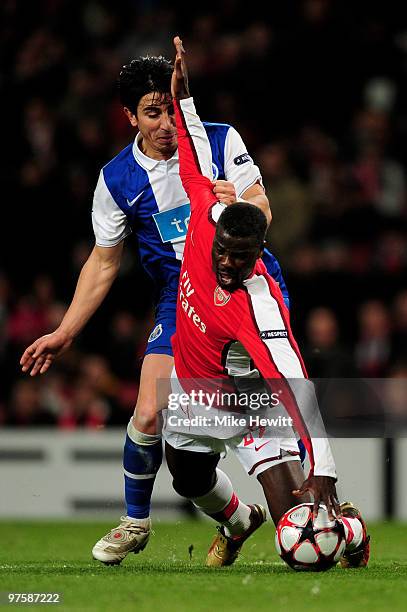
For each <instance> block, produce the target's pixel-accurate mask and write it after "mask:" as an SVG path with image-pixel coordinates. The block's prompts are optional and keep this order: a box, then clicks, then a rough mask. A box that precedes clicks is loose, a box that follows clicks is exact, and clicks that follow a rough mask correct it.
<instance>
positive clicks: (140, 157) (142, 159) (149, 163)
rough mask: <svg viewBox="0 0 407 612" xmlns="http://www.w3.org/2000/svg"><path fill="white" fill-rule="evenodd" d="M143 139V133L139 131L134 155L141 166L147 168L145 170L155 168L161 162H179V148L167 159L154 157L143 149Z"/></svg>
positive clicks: (134, 146) (135, 141)
mask: <svg viewBox="0 0 407 612" xmlns="http://www.w3.org/2000/svg"><path fill="white" fill-rule="evenodd" d="M140 140H141V133H140V132H138V134H137V136H136V137H135V139H134V143H133V155H134V159H135V160H136V162H137V163H138V164H140V166H142V167H143V168H145V170H154V168H156V166H158V165H159V164H169V165H170V166H172V165H174V164H177V163H178V161H179V160H178V149H177V150H176V151H175V153H174V155H173V156H172V157H170V159H168V160H167V161H166V160H164V159H153V158H152V157H148V156H147V155H145V154H144V153H143V151H142V150H141V149H140V147H139V143H140Z"/></svg>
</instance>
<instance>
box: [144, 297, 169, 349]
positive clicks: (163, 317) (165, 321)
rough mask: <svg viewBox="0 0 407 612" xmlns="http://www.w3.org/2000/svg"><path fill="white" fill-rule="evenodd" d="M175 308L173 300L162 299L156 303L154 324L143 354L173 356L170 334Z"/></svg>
mask: <svg viewBox="0 0 407 612" xmlns="http://www.w3.org/2000/svg"><path fill="white" fill-rule="evenodd" d="M176 308H177V303H176V302H175V301H174V300H171V301H169V300H168V301H167V300H162V301H161V302H159V303H158V306H157V308H156V314H155V326H154V329H153V330H152V332H151V334H150V335H149V337H148V340H147V347H146V350H145V355H170V356H171V357H172V356H173V353H172V346H171V336H172V335H173V334H174V333H175V312H176Z"/></svg>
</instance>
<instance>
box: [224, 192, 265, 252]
mask: <svg viewBox="0 0 407 612" xmlns="http://www.w3.org/2000/svg"><path fill="white" fill-rule="evenodd" d="M217 229H218V230H219V229H222V230H223V231H224V232H225V233H226V234H228V235H229V236H231V237H232V238H249V237H253V238H255V239H256V241H257V243H258V245H259V247H262V246H263V243H264V237H265V235H266V231H267V219H266V215H265V214H264V213H263V212H262V211H261V210H260V208H257V206H254V204H250V203H249V202H236V203H235V204H231V205H230V206H227V207H226V208H225V210H224V211H223V212H222V214H221V216H220V217H219V220H218V223H217Z"/></svg>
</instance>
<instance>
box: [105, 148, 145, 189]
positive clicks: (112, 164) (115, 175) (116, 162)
mask: <svg viewBox="0 0 407 612" xmlns="http://www.w3.org/2000/svg"><path fill="white" fill-rule="evenodd" d="M133 146H134V142H131V143H130V144H129V145H127V147H124V149H122V150H121V151H120V153H118V154H117V155H115V157H113V159H111V160H110V161H109V162H107V164H105V165H104V166H103V168H102V172H103V176H104V178H105V181H106V182H107V183H108V184H109V185H111V184H114V185H117V184H119V183H121V181H122V179H123V177H125V176H128V175H129V173H131V175H132V176H134V175H137V173H139V174H143V175H144V174H145V171H144V170H143V168H141V166H140V165H139V164H138V163H137V161H136V159H135V157H134V153H133Z"/></svg>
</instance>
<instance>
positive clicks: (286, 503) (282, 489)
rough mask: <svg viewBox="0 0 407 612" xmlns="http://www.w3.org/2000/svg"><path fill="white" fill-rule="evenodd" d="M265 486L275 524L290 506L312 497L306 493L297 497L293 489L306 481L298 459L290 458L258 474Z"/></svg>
mask: <svg viewBox="0 0 407 612" xmlns="http://www.w3.org/2000/svg"><path fill="white" fill-rule="evenodd" d="M257 479H258V481H259V482H260V484H261V486H262V487H263V491H264V495H265V497H266V500H267V505H268V508H269V511H270V515H271V518H272V519H273V522H274V524H275V525H277V523H278V521H279V520H280V518H281V517H282V515H283V514H284V512H287V510H289V509H290V508H292V507H293V506H296V505H297V504H302V503H305V502H310V501H311V497H310V496H309V494H305V495H303V496H302V497H295V496H294V495H293V493H292V492H293V491H294V490H296V489H299V488H300V487H301V485H302V483H303V482H304V471H303V469H302V467H301V463H300V461H298V460H288V461H285V462H283V463H278V464H277V465H274V466H272V467H269V468H267V469H266V470H264V471H263V472H261V473H260V474H259V475H258V476H257Z"/></svg>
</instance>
